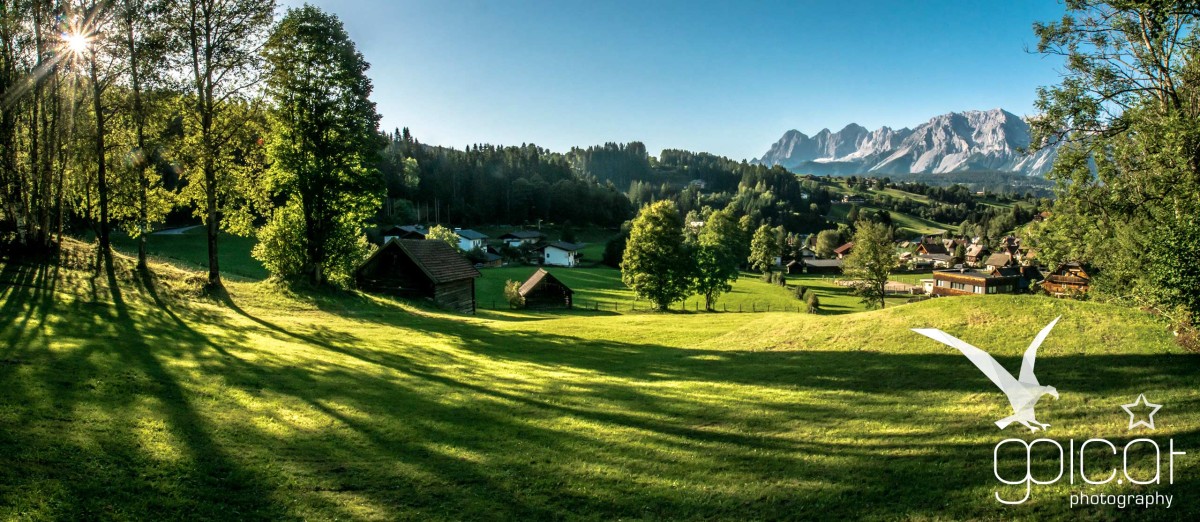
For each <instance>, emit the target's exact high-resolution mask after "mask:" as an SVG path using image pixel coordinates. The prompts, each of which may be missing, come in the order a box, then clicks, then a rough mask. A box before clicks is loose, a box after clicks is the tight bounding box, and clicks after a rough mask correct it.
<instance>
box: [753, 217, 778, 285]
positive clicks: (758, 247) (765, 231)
mask: <svg viewBox="0 0 1200 522" xmlns="http://www.w3.org/2000/svg"><path fill="white" fill-rule="evenodd" d="M776 257H779V242H778V241H776V235H775V231H774V230H772V229H771V227H770V226H769V225H766V224H763V225H762V226H760V227H758V230H755V231H754V237H752V238H751V239H750V257H749V258H747V260H748V261H749V263H750V269H751V270H758V271H759V272H762V273H764V274H765V273H767V272H770V271H771V268H772V267H774V266H775V258H776Z"/></svg>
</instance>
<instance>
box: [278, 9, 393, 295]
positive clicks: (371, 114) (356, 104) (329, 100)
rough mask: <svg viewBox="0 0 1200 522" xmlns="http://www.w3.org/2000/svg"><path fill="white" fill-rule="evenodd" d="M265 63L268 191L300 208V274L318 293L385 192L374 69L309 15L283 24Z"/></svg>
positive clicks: (299, 13) (338, 26)
mask: <svg viewBox="0 0 1200 522" xmlns="http://www.w3.org/2000/svg"><path fill="white" fill-rule="evenodd" d="M263 53H264V55H265V56H266V59H267V63H268V64H269V66H270V67H269V75H268V77H267V94H268V95H269V96H270V97H271V99H272V101H273V102H274V105H273V106H272V110H271V122H272V133H271V135H270V140H269V144H270V155H271V159H272V160H273V162H272V167H271V174H272V183H273V187H272V188H273V189H274V190H275V191H276V192H277V193H278V194H282V195H285V196H287V197H289V198H291V200H292V201H295V202H297V203H298V204H299V206H300V209H301V212H302V214H303V218H304V219H303V227H302V228H301V230H302V231H303V232H302V233H303V235H304V237H305V242H304V245H305V250H304V256H305V263H304V272H305V274H306V275H308V276H309V277H310V278H311V280H312V282H313V283H316V284H322V283H324V282H325V280H326V278H327V272H332V271H331V270H330V266H329V265H330V264H333V263H337V260H339V259H341V258H344V257H345V256H346V255H347V254H349V253H350V252H351V251H353V248H348V247H351V246H352V245H353V244H354V238H355V236H357V235H358V234H359V230H361V228H362V227H363V225H364V224H365V223H366V221H367V220H368V219H369V218H371V217H372V216H374V215H375V212H376V211H377V210H378V209H379V205H380V197H381V196H382V193H383V189H384V187H383V180H382V178H381V177H380V175H379V171H378V170H377V168H376V167H377V165H378V161H379V159H378V154H379V150H380V148H381V146H382V143H381V141H380V139H379V135H378V124H379V114H377V113H376V112H375V103H374V102H372V101H371V100H370V98H369V97H370V94H371V81H370V79H368V78H367V75H366V71H367V68H368V65H367V62H366V60H364V59H363V57H362V54H361V53H359V52H358V50H357V49H356V48H355V46H354V43H353V42H352V41H351V40H350V37H349V35H347V34H346V31H345V29H344V28H343V27H342V23H341V21H339V20H338V19H337V17H335V16H333V15H330V14H327V13H325V12H323V11H321V10H320V9H318V8H316V7H313V6H310V5H305V6H303V7H299V8H293V9H289V10H288V11H287V13H286V14H284V16H283V19H282V20H280V21H279V23H278V24H277V25H276V26H275V30H274V31H273V32H272V33H271V36H270V38H269V39H268V40H267V44H266V46H265V48H264V51H263ZM343 275H344V274H343Z"/></svg>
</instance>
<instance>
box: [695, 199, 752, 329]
mask: <svg viewBox="0 0 1200 522" xmlns="http://www.w3.org/2000/svg"><path fill="white" fill-rule="evenodd" d="M740 235H741V231H740V230H739V229H738V226H737V223H736V222H734V221H733V216H731V215H730V214H729V213H728V212H725V211H723V210H718V211H716V212H713V213H712V215H711V216H709V218H708V220H707V221H705V223H704V228H702V229H701V230H700V234H699V235H698V236H697V238H696V245H697V247H696V255H695V258H696V281H695V290H696V292H697V293H699V294H701V295H703V296H704V309H705V310H712V309H713V305H715V304H716V300H717V297H718V296H720V295H721V294H722V293H725V292H728V291H730V290H732V289H733V285H732V284H730V283H731V282H733V281H737V278H738V262H739V261H740V260H741V258H740V257H739V256H738V248H737V240H738V237H739V236H740Z"/></svg>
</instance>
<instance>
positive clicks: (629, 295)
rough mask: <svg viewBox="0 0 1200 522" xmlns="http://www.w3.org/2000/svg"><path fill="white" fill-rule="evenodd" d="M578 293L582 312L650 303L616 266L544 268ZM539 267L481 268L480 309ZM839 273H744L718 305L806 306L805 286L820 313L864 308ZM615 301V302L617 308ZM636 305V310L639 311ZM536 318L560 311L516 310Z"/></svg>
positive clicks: (698, 305) (696, 299) (697, 305)
mask: <svg viewBox="0 0 1200 522" xmlns="http://www.w3.org/2000/svg"><path fill="white" fill-rule="evenodd" d="M545 268H546V270H547V271H549V272H550V273H551V274H553V275H554V277H556V278H558V279H559V280H561V281H562V282H564V283H566V285H567V286H569V287H571V289H572V290H574V291H575V294H574V299H575V306H576V307H577V308H578V309H580V311H587V310H596V311H606V312H616V313H633V312H635V311H636V312H639V313H644V312H648V311H650V310H649V307H650V303H649V302H648V301H645V300H637V299H636V296H635V295H634V293H633V291H632V290H630V289H629V288H627V287H626V286H625V284H624V283H622V282H621V272H620V271H619V270H616V269H614V268H608V267H598V268H558V267H545ZM537 269H538V267H533V266H519V267H505V268H488V269H483V270H481V272H482V273H483V277H481V278H479V279H477V280H476V283H475V295H476V299H477V300H478V302H479V307H480V308H481V309H484V310H492V309H505V308H507V304H506V303H507V302H506V301H505V299H504V284H505V282H506V281H508V280H513V281H517V282H523V281H525V280H526V279H527V278H529V276H531V275H533V273H534V272H535V271H537ZM837 278H840V276H837V277H835V276H820V275H795V276H788V279H787V283H788V287H787V288H783V287H780V286H779V285H777V284H771V283H767V282H764V281H763V280H762V279H761V274H757V273H753V272H742V274H741V276H740V277H739V278H738V280H737V281H735V282H734V283H733V290H732V291H730V292H729V293H727V294H723V295H721V296H720V297H719V298H718V299H717V304H716V309H717V310H718V311H729V312H765V311H792V312H798V311H802V310H804V306H803V303H802V302H801V301H799V300H797V299H796V298H795V296H794V294H793V291H794V288H795V286H796V285H798V284H802V285H804V286H805V287H807V288H809V289H810V290H812V291H814V292H816V294H817V296H818V298H819V299H820V300H821V309H822V313H835V314H836V313H848V312H861V311H863V310H866V306H865V305H863V304H862V302H861V300H860V299H859V298H858V297H857V296H854V295H852V294H851V290H850V288H848V287H844V286H838V285H836V284H834V281H835V280H836V279H837ZM907 300H908V298H904V297H895V298H889V299H888V302H887V304H888V305H898V304H903V303H905V302H906V301H907ZM614 305H615V306H614ZM635 308H636V309H635ZM672 309H674V310H686V311H698V310H699V311H703V310H704V298H703V297H702V296H698V295H694V296H691V297H688V298H687V299H686V300H684V301H683V302H682V303H676V304H674V305H672ZM517 313H519V314H528V315H535V316H544V315H546V314H547V313H550V314H560V313H562V312H544V311H542V312H525V311H522V312H517Z"/></svg>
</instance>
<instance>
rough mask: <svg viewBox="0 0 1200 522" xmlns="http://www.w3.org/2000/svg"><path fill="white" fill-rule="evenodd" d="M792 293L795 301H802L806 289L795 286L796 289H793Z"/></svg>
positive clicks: (802, 286)
mask: <svg viewBox="0 0 1200 522" xmlns="http://www.w3.org/2000/svg"><path fill="white" fill-rule="evenodd" d="M792 292H793V294H794V295H795V296H796V299H799V300H801V301H804V297H805V295H804V294H807V293H808V288H807V287H805V286H804V285H796V288H795V289H793V290H792Z"/></svg>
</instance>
